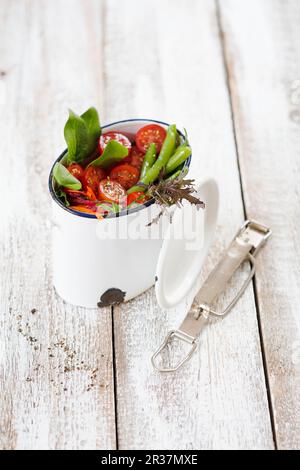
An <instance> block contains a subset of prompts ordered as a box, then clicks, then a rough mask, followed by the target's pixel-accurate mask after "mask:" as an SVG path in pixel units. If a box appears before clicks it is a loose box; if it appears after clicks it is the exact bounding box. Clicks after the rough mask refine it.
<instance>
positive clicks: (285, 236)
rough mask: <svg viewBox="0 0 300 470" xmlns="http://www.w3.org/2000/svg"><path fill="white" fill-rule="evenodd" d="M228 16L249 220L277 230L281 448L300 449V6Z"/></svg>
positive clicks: (276, 379)
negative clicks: (258, 221)
mask: <svg viewBox="0 0 300 470" xmlns="http://www.w3.org/2000/svg"><path fill="white" fill-rule="evenodd" d="M220 12H221V22H222V25H223V32H224V39H225V50H226V59H227V66H228V70H229V77H230V89H231V94H232V99H233V109H234V119H235V126H236V132H237V142H238V150H239V159H240V165H241V171H242V180H243V187H244V195H245V202H246V208H247V215H248V216H249V217H253V218H255V219H257V220H261V221H263V222H264V223H266V224H268V225H269V226H270V227H271V228H272V230H273V238H272V240H271V241H270V242H269V243H268V246H267V247H266V248H265V249H264V252H263V253H262V254H261V256H260V257H259V258H258V270H257V276H256V285H257V294H258V305H259V311H260V320H261V325H262V334H263V340H264V349H265V355H266V362H267V370H268V375H269V382H270V393H271V399H272V406H273V413H274V421H275V430H276V436H277V444H278V447H279V448H281V449H299V446H300V317H299V297H300V276H299V266H300V253H299V220H300V196H299V180H300V167H299V154H300V128H299V122H300V120H299V116H300V99H299V97H300V93H299V91H300V81H299V78H300V52H299V43H300V31H299V22H300V4H299V2H297V1H292V0H291V1H286V2H281V1H279V0H278V1H277V0H274V1H271V0H269V1H268V0H267V1H263V2H261V1H259V0H254V1H251V2H239V1H236V0H225V1H222V2H220ZM254 31H255V32H254Z"/></svg>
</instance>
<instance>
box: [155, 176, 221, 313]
mask: <svg viewBox="0 0 300 470" xmlns="http://www.w3.org/2000/svg"><path fill="white" fill-rule="evenodd" d="M197 195H198V197H199V198H200V199H201V200H202V201H203V202H204V203H205V209H198V210H197V209H196V208H195V206H192V205H191V204H189V203H187V204H184V206H183V207H182V208H176V210H175V212H174V215H173V218H172V223H171V224H170V225H169V227H168V229H167V231H166V233H165V235H164V241H163V245H162V249H161V251H160V254H159V259H158V263H157V268H156V283H155V293H156V297H157V301H158V304H159V306H160V307H161V308H171V307H174V306H175V305H177V304H178V303H179V302H180V301H181V300H182V299H183V298H184V297H185V296H186V295H187V294H188V292H189V291H190V289H191V288H192V286H193V285H194V283H195V282H196V280H197V278H198V276H199V274H200V271H201V269H202V265H203V263H204V260H205V258H206V255H207V253H208V250H209V247H210V245H211V242H212V240H213V237H214V233H215V229H216V223H217V216H218V207H219V191H218V186H217V183H216V182H215V180H214V179H207V180H205V181H203V182H202V183H201V184H200V185H199V186H198V190H197Z"/></svg>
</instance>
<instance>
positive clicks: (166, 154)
mask: <svg viewBox="0 0 300 470" xmlns="http://www.w3.org/2000/svg"><path fill="white" fill-rule="evenodd" d="M176 137H177V131H176V125H175V124H172V125H171V126H169V127H168V131H167V136H166V138H165V140H164V143H163V145H162V148H161V151H160V154H159V156H158V159H157V160H156V162H155V163H154V164H153V165H152V167H151V168H148V170H147V172H146V174H145V176H144V177H143V178H141V183H144V184H146V185H148V184H151V183H153V181H155V180H156V179H157V178H158V175H159V173H160V171H161V170H162V168H163V167H165V166H166V165H167V162H168V160H169V158H170V157H171V155H172V153H173V152H174V148H175V145H176Z"/></svg>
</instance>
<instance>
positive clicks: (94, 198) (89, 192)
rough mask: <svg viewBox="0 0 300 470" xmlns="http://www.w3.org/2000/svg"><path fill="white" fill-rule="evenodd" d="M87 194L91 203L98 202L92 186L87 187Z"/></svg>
mask: <svg viewBox="0 0 300 470" xmlns="http://www.w3.org/2000/svg"><path fill="white" fill-rule="evenodd" d="M85 194H86V196H87V197H88V198H89V199H91V201H96V200H97V198H96V196H95V193H94V191H93V190H92V188H91V187H90V186H87V188H86V192H85Z"/></svg>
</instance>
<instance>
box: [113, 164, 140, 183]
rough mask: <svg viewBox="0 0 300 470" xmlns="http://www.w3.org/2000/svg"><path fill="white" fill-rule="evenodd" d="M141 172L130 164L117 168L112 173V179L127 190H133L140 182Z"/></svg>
mask: <svg viewBox="0 0 300 470" xmlns="http://www.w3.org/2000/svg"><path fill="white" fill-rule="evenodd" d="M139 176H140V172H139V170H138V169H137V168H135V167H134V166H132V165H128V163H124V165H118V166H115V167H114V168H113V169H112V170H111V172H110V175H109V177H110V179H111V180H114V181H117V182H118V183H120V185H121V186H123V188H125V189H129V188H131V186H134V185H135V184H136V183H137V182H138V180H139Z"/></svg>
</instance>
